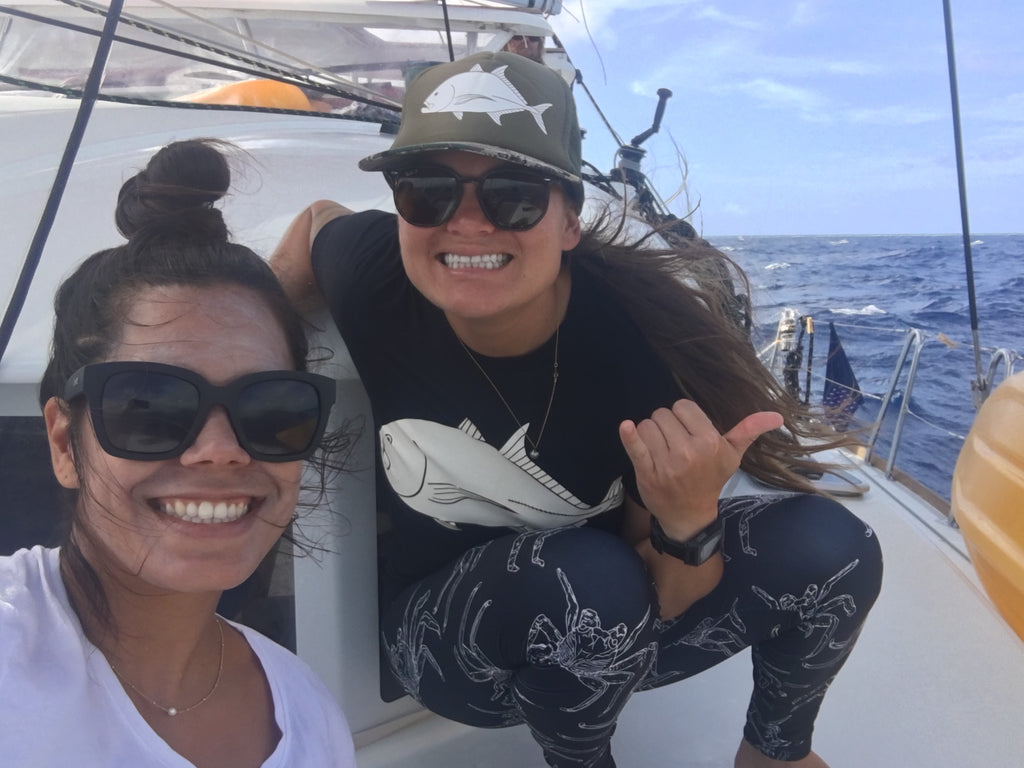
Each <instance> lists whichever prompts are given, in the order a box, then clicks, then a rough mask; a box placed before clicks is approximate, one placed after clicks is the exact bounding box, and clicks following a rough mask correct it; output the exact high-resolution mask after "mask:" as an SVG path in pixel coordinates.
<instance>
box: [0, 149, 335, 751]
mask: <svg viewBox="0 0 1024 768" xmlns="http://www.w3.org/2000/svg"><path fill="white" fill-rule="evenodd" d="M229 181H230V173H229V170H228V165H227V162H226V159H225V157H224V156H223V155H222V154H221V153H220V152H219V151H218V150H217V148H216V147H215V146H214V145H213V144H210V143H205V142H201V141H188V142H181V143H177V144H172V145H169V146H167V147H165V148H164V149H162V150H160V151H159V152H158V153H157V154H156V155H155V156H154V157H153V158H152V160H151V161H150V163H149V164H148V166H147V168H146V169H145V170H143V171H142V172H140V173H139V174H137V175H136V176H134V177H133V178H131V179H129V180H128V181H127V182H126V183H125V184H124V185H123V187H122V189H121V192H120V195H119V198H118V206H117V214H116V220H117V224H118V228H119V229H120V231H121V232H122V233H123V234H124V235H125V236H126V237H127V238H128V242H127V243H126V244H125V245H122V246H119V247H116V248H112V249H109V250H105V251H101V252H99V253H96V254H94V255H93V256H91V257H89V258H88V259H87V260H86V261H85V262H84V263H83V264H82V265H81V266H80V267H79V268H78V269H77V270H76V271H75V272H74V274H72V275H71V276H70V277H69V278H67V280H65V282H64V283H63V285H62V286H61V287H60V289H59V291H58V294H57V297H56V326H55V330H54V337H53V344H52V352H51V357H50V361H49V364H48V366H47V369H46V372H45V374H44V378H43V380H42V383H41V386H40V403H41V404H42V406H43V412H44V417H45V422H46V429H47V433H48V436H49V443H50V452H51V457H52V462H53V470H54V473H55V475H56V477H57V480H58V481H59V483H60V485H62V486H63V487H64V488H65V489H67V494H68V497H69V500H70V501H71V505H70V506H71V510H70V512H71V514H70V523H69V526H68V528H67V534H66V536H65V538H64V542H63V544H62V546H60V547H59V548H58V549H45V548H42V547H35V548H33V549H31V550H20V551H19V552H17V553H15V554H13V555H11V556H10V557H5V558H0V638H2V639H3V641H2V643H0V722H2V723H3V724H4V727H3V728H2V729H0V755H3V758H2V761H3V763H4V764H5V765H12V766H13V765H18V766H28V765H40V766H43V765H45V766H56V765H88V766H129V765H146V766H155V765H159V766H181V767H182V768H184V766H209V767H211V768H224V767H225V766H281V767H282V768H284V767H285V766H288V768H291V767H292V766H308V767H309V768H322V766H343V767H345V768H348V767H349V766H354V764H355V763H354V753H353V745H352V737H351V734H350V732H349V729H348V725H347V723H346V721H345V717H344V716H343V714H342V712H341V710H340V709H339V707H338V705H337V704H336V702H335V701H334V700H333V699H332V698H331V696H330V694H329V693H328V692H327V690H326V689H325V688H324V686H323V685H322V684H321V683H320V682H319V681H318V680H317V679H316V678H315V677H314V675H313V674H312V672H311V670H310V669H309V668H308V667H307V666H306V665H305V664H304V663H303V662H301V661H300V660H299V659H298V658H297V657H295V656H293V655H292V654H291V653H289V652H288V651H287V650H285V649H284V648H282V647H280V646H278V645H276V644H275V643H273V642H271V641H270V640H269V639H267V638H266V637H263V636H262V635H260V634H258V633H257V632H255V631H253V630H251V629H249V628H247V627H244V626H241V625H237V624H234V623H232V622H229V621H227V620H225V619H223V618H221V617H220V616H218V615H217V614H216V612H215V610H216V607H217V604H218V600H219V598H220V596H221V593H222V592H223V591H224V590H227V589H230V588H232V587H235V586H237V585H238V584H240V583H241V582H242V581H244V580H245V579H246V578H248V577H249V576H250V574H252V573H253V572H254V571H255V569H256V567H257V566H258V565H259V564H260V562H261V561H262V560H263V558H264V557H265V556H266V555H267V554H268V552H270V550H271V549H272V548H273V547H274V546H275V544H276V543H277V541H278V539H279V538H280V537H281V534H282V533H283V532H284V530H285V528H286V527H287V526H288V525H289V524H290V523H291V521H292V520H293V518H294V516H295V509H296V503H297V501H298V493H299V485H300V473H301V471H302V465H303V460H304V459H307V458H309V457H310V456H311V455H312V454H313V453H314V451H315V450H316V449H317V448H318V446H319V444H320V442H321V439H322V436H323V433H324V427H325V425H326V422H327V417H328V414H329V412H330V409H331V405H332V403H333V401H334V392H335V386H334V383H333V382H332V381H331V380H329V379H327V378H325V377H322V376H318V375H315V374H311V373H307V372H306V370H305V368H306V357H307V350H308V347H307V340H306V337H305V335H304V331H303V325H302V321H301V319H300V318H299V317H298V315H297V314H296V313H295V311H294V309H293V308H292V307H291V305H290V304H289V302H288V300H287V298H286V297H285V295H284V293H283V291H282V289H281V287H280V284H279V283H278V282H277V280H276V278H275V277H274V275H273V273H272V272H271V271H270V270H269V268H268V267H267V265H266V263H265V262H263V261H262V260H261V259H260V258H259V257H258V256H256V255H255V254H254V253H253V252H252V251H250V250H249V249H247V248H245V247H243V246H240V245H236V244H233V243H231V242H229V240H228V238H227V230H226V228H225V226H224V221H223V218H222V216H221V213H220V212H219V211H218V210H217V209H215V208H213V207H212V203H213V202H215V201H216V200H217V199H219V198H220V197H221V196H223V195H224V193H225V192H226V191H227V189H228V185H229Z"/></svg>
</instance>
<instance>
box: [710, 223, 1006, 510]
mask: <svg viewBox="0 0 1024 768" xmlns="http://www.w3.org/2000/svg"><path fill="white" fill-rule="evenodd" d="M709 239H710V240H711V242H712V243H713V244H714V245H715V246H717V247H718V248H720V249H722V250H724V251H725V252H726V253H728V254H729V256H730V257H732V258H733V259H734V260H735V261H736V262H737V263H738V264H739V265H740V266H741V267H743V269H744V270H745V271H746V272H747V275H748V277H749V280H750V284H751V295H752V299H753V303H754V307H755V310H754V319H755V324H756V329H755V343H756V344H757V346H758V348H759V349H761V348H763V346H764V345H767V344H769V343H770V342H771V341H772V339H773V338H774V336H775V329H776V326H777V324H778V318H779V314H780V311H781V310H782V308H783V307H793V308H795V309H796V310H797V311H798V312H799V313H800V314H802V315H810V316H812V317H813V318H814V320H815V341H814V353H813V359H812V360H811V369H812V378H811V381H812V383H811V403H812V404H813V403H814V402H820V399H821V393H822V387H823V385H824V373H825V361H826V357H827V353H828V341H829V333H828V323H829V321H831V322H833V323H834V324H835V327H836V330H837V332H838V334H839V337H840V339H841V341H842V343H843V347H844V348H845V350H846V354H847V357H848V358H849V361H850V364H851V366H852V368H853V370H854V373H855V375H856V377H857V380H858V383H859V385H860V388H861V390H862V391H863V392H864V393H865V401H864V403H863V404H862V405H861V407H860V408H859V409H858V411H857V414H856V415H857V418H858V420H862V421H869V422H873V421H874V420H875V418H876V417H877V414H878V411H879V406H880V399H881V397H882V396H883V395H884V394H885V392H886V390H887V388H888V385H889V381H890V378H891V376H892V374H893V369H894V367H895V364H896V361H897V359H898V357H899V354H900V351H901V350H902V347H903V344H904V340H905V338H906V335H907V329H908V328H918V329H920V330H921V331H922V332H923V335H924V338H925V343H924V345H923V347H922V352H921V356H920V361H919V365H918V370H917V376H916V378H915V382H914V384H913V388H912V390H911V396H910V400H909V412H908V416H907V418H906V421H905V426H904V431H903V439H902V440H901V442H900V447H899V449H898V453H897V455H896V461H895V465H896V466H897V467H898V468H900V469H902V470H904V471H906V472H909V473H910V474H912V475H913V476H914V477H916V478H917V479H918V480H920V481H921V482H923V483H924V484H925V485H926V486H928V487H929V488H931V489H932V490H933V491H935V492H936V493H939V494H940V495H941V496H943V497H944V498H946V499H947V500H948V499H949V496H950V481H951V479H952V474H953V467H954V465H955V463H956V457H957V455H958V453H959V451H960V447H961V445H962V442H963V438H964V436H966V434H967V432H968V430H969V429H970V425H971V423H972V421H973V418H974V414H975V408H974V404H973V397H972V392H971V382H972V381H973V380H974V379H975V364H974V349H973V342H972V334H971V324H970V311H969V306H970V305H969V300H968V291H967V277H966V269H965V266H964V257H963V238H962V237H961V236H960V235H875V236H863V235H849V236H845V237H839V236H802V237H716V238H709ZM971 250H972V257H973V263H974V278H975V290H976V295H977V305H978V326H979V336H980V340H981V344H982V353H981V360H982V373H983V374H986V373H987V371H988V364H989V359H990V356H991V353H992V351H993V350H994V349H997V348H1004V349H1008V350H1013V351H1015V352H1016V353H1019V354H1024V235H974V236H972V243H971ZM807 359H808V348H807V344H806V342H805V345H804V364H805V366H806V364H807ZM909 368H910V364H909V359H908V361H907V363H906V364H905V365H904V367H903V371H902V376H901V378H900V380H899V383H898V386H897V390H896V397H895V398H894V400H893V403H892V404H891V405H890V407H889V408H888V410H887V412H886V418H885V422H884V425H883V429H882V431H881V434H880V438H879V441H878V444H877V445H876V448H875V452H876V454H877V455H879V456H881V457H883V458H885V457H887V456H888V455H889V446H890V441H889V436H890V435H891V433H892V430H893V427H894V425H895V423H896V418H897V416H898V409H899V407H900V405H901V403H902V401H903V398H904V395H905V392H906V382H907V374H908V372H909ZM1016 370H1018V371H1020V370H1024V360H1021V361H1018V362H1017V368H1016ZM1004 373H1005V369H1004V368H1003V367H1000V369H999V372H998V373H997V375H996V382H997V383H998V382H999V381H1001V380H1002V377H1003V375H1004ZM800 378H801V384H803V383H804V380H805V379H804V374H801V377H800Z"/></svg>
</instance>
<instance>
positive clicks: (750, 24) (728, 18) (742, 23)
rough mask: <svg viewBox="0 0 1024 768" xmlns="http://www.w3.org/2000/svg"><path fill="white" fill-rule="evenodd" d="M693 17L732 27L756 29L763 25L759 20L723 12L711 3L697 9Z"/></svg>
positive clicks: (761, 27)
mask: <svg viewBox="0 0 1024 768" xmlns="http://www.w3.org/2000/svg"><path fill="white" fill-rule="evenodd" d="M693 17H694V18H695V19H699V20H704V21H717V22H720V23H721V24H724V25H725V26H727V27H734V28H736V29H751V30H758V29H763V28H764V25H763V24H762V23H761V22H758V21H754V20H753V19H751V18H749V17H745V16H737V15H735V14H728V13H723V12H722V11H720V10H718V8H716V7H715V6H713V5H709V6H707V7H705V8H700V9H698V10H697V12H696V13H694V15H693Z"/></svg>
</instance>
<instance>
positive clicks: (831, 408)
mask: <svg viewBox="0 0 1024 768" xmlns="http://www.w3.org/2000/svg"><path fill="white" fill-rule="evenodd" d="M862 402H864V395H862V394H861V391H860V386H859V385H858V384H857V377H856V376H854V374H853V368H851V367H850V361H849V360H847V359H846V350H844V349H843V344H842V342H841V341H839V334H838V333H836V327H835V325H833V324H832V323H831V322H830V323H829V324H828V362H827V363H826V364H825V390H824V392H822V396H821V403H822V405H823V406H824V408H825V420H826V421H827V422H828V423H829V424H831V425H832V426H833V427H834V428H835V429H837V430H839V431H840V432H842V431H843V430H846V429H849V428H850V421H851V420H852V419H853V414H854V412H855V411H856V410H857V408H858V407H859V406H860V404H861V403H862Z"/></svg>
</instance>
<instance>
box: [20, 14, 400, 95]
mask: <svg viewBox="0 0 1024 768" xmlns="http://www.w3.org/2000/svg"><path fill="white" fill-rule="evenodd" d="M58 1H59V2H61V3H63V4H64V5H68V6H70V7H72V8H78V9H79V10H82V11H85V12H87V13H94V14H97V15H99V16H104V15H105V14H106V13H107V9H106V8H105V7H104V6H100V5H96V4H95V3H91V2H88V0H58ZM154 2H155V3H156V4H158V5H162V6H164V7H166V8H168V9H169V10H172V11H176V12H178V13H180V14H182V15H183V16H186V17H188V18H191V19H192V20H194V21H196V22H198V23H200V24H203V25H205V26H208V27H212V28H213V29H215V30H217V31H218V32H220V33H221V34H224V35H226V36H228V37H233V38H236V39H238V40H241V41H243V42H249V43H252V44H254V45H258V46H259V47H261V48H264V49H266V50H269V51H273V52H274V53H277V54H279V55H280V56H282V57H283V58H285V59H290V60H291V61H292V62H294V63H295V64H297V65H299V66H301V67H303V68H305V69H308V70H310V71H311V72H314V73H315V74H317V75H319V76H320V77H323V78H325V79H326V80H328V81H330V82H331V83H334V84H336V85H338V86H340V87H341V88H343V89H345V90H343V91H330V90H328V89H327V88H325V84H324V83H321V82H319V81H316V80H313V79H311V78H310V76H309V75H307V74H304V73H302V72H297V71H296V70H294V69H283V68H282V67H281V66H279V64H280V62H278V61H276V60H274V59H271V58H269V57H266V56H259V55H257V54H253V53H249V52H248V51H244V50H239V49H237V48H231V47H226V46H223V45H220V44H217V43H214V42H212V41H210V40H204V39H203V38H201V37H198V36H196V35H188V34H183V33H181V32H179V31H177V30H175V29H173V28H172V27H168V26H166V25H160V24H156V23H154V22H152V21H147V20H145V19H142V18H140V17H138V16H133V15H131V14H122V15H121V24H122V25H124V26H129V27H134V28H136V29H140V30H142V31H144V32H149V33H151V34H154V35H157V36H159V37H165V38H167V39H169V40H173V41H174V42H177V43H181V44H183V45H186V46H189V47H192V48H198V49H199V50H202V51H207V52H208V53H213V54H216V55H219V56H224V57H225V58H227V59H229V60H231V61H239V62H242V63H243V64H249V65H252V66H256V67H260V68H261V69H260V70H259V71H256V72H254V71H253V70H250V69H243V68H240V67H233V66H229V65H227V64H224V63H223V62H220V61H217V60H216V59H209V58H203V57H200V56H198V55H196V54H188V53H184V52H181V51H176V50H172V49H166V48H161V47H159V46H155V45H154V44H152V43H145V42H143V41H141V40H133V39H132V38H126V37H121V36H117V37H115V39H116V40H117V41H118V42H120V43H124V44H127V45H133V46H136V47H139V48H148V49H150V50H154V51H157V52H159V53H167V54H169V55H171V56H176V57H179V58H187V59H191V60H193V61H197V62H200V63H205V64H211V65H213V66H219V67H223V68H225V69H231V70H233V71H236V72H242V73H243V74H256V75H258V76H261V77H266V78H267V79H274V80H279V81H280V82H287V83H291V84H293V85H298V86H300V87H310V88H316V89H319V90H321V91H323V92H324V93H332V95H341V96H344V97H346V98H352V99H353V100H355V101H362V102H364V103H373V104H378V105H380V106H391V107H395V108H397V107H398V102H395V101H392V100H391V99H388V98H387V97H384V96H381V95H380V94H378V93H376V92H374V91H373V90H370V89H367V88H364V87H362V86H360V85H359V84H358V83H355V82H353V81H352V80H349V79H347V78H344V77H339V76H338V75H337V74H336V73H335V72H332V71H331V70H328V69H323V68H322V67H319V66H317V65H316V64H312V63H310V62H308V61H306V60H304V59H300V58H298V57H297V56H292V55H291V54H289V53H287V52H285V51H280V50H278V49H276V48H273V47H272V46H270V45H267V44H266V43H263V42H260V41H259V40H256V39H254V38H252V37H249V36H247V35H243V34H242V33H241V32H238V31H237V30H231V29H226V28H224V27H221V26H219V25H217V24H215V23H213V22H212V21H210V20H209V19H205V18H203V17H202V16H198V15H196V14H194V13H191V12H189V11H187V10H185V9H184V8H181V7H179V6H176V5H174V4H173V3H169V2H166V0H154ZM0 9H2V10H4V11H5V12H8V9H6V8H4V7H3V6H0ZM9 12H12V13H14V15H20V16H25V17H26V18H34V20H36V21H40V22H42V23H52V24H56V25H60V23H59V22H57V21H56V20H53V19H47V18H45V17H41V16H35V15H34V14H28V13H24V12H22V13H16V12H14V9H10V11H9ZM63 24H67V22H64V23H63ZM69 28H71V29H74V30H75V31H81V32H85V33H87V34H96V33H95V32H94V31H93V30H90V29H88V28H85V27H69ZM264 73H270V74H264ZM274 74H276V75H279V76H280V77H273V75H274ZM282 77H283V78H290V79H287V80H284V79H281V78H282ZM353 92H354V94H353ZM368 98H372V101H367V99H368Z"/></svg>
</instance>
